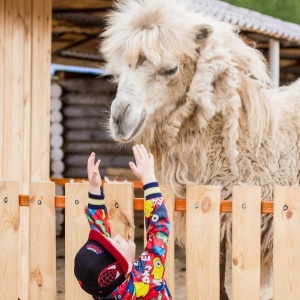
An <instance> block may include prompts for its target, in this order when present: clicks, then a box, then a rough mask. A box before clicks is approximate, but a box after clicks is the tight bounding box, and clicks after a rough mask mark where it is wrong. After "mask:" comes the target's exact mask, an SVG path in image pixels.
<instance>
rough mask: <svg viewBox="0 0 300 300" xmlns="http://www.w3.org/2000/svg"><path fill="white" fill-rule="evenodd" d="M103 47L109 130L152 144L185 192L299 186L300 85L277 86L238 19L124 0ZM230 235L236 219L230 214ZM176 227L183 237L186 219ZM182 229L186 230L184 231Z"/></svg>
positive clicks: (167, 180)
mask: <svg viewBox="0 0 300 300" xmlns="http://www.w3.org/2000/svg"><path fill="white" fill-rule="evenodd" d="M103 38H104V40H103V43H102V48H101V51H102V53H103V55H104V57H105V58H106V60H107V62H108V64H107V68H108V70H109V71H110V72H111V74H113V75H114V78H115V80H116V81H117V82H118V92H117V96H116V98H115V100H114V102H113V103H112V107H111V117H110V128H111V133H112V136H113V138H114V139H115V140H117V141H119V142H126V143H127V142H131V141H134V142H137V143H143V144H144V145H145V146H146V147H147V148H148V149H150V151H151V152H152V153H153V154H154V155H155V158H156V164H157V170H156V171H157V175H158V178H159V181H160V182H161V183H163V184H167V185H170V186H171V187H172V188H173V190H174V191H175V193H176V195H177V196H178V197H185V186H186V185H188V184H194V183H197V184H201V185H220V186H222V197H223V199H229V198H231V196H232V187H233V186H234V185H239V184H246V185H258V186H261V187H262V198H263V199H270V200H271V199H272V192H273V186H275V185H299V177H300V174H299V173H300V81H298V82H296V83H294V84H292V85H290V86H288V87H284V88H280V89H277V90H272V89H271V88H270V78H269V75H268V70H267V67H266V63H265V61H264V58H263V56H262V54H261V53H260V52H259V51H257V50H256V49H254V48H253V47H251V46H249V45H247V44H246V43H245V42H244V41H243V40H242V38H241V37H239V35H238V32H237V30H236V29H235V28H233V27H232V26H231V25H229V24H227V23H223V22H218V21H213V20H210V19H208V18H205V17H203V16H201V15H198V14H194V13H192V12H188V10H186V9H185V8H184V7H183V6H181V5H180V4H179V3H176V2H175V1H172V0H168V1H166V0H164V1H162V0H123V1H120V3H118V4H117V5H116V7H115V10H114V11H113V12H112V13H111V14H110V15H109V17H108V24H107V29H106V31H105V32H104V34H103ZM222 220H223V221H222V230H223V232H225V229H227V230H226V234H228V240H229V241H230V234H229V233H230V226H231V220H230V219H229V218H228V217H227V215H226V216H223V218H222ZM271 224H272V218H271V216H264V217H263V220H262V256H263V263H264V266H265V267H267V268H266V269H268V267H269V266H270V264H271V262H272V251H271V249H272V226H271ZM176 226H179V227H178V228H177V229H175V232H176V234H177V238H178V239H179V241H181V242H184V235H185V230H183V229H182V228H184V226H185V225H184V219H182V218H181V221H180V218H177V221H176ZM179 228H180V230H179Z"/></svg>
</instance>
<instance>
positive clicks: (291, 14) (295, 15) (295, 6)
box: [223, 0, 300, 24]
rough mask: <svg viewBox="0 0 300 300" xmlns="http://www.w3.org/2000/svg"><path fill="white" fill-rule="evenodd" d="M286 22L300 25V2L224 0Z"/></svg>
mask: <svg viewBox="0 0 300 300" xmlns="http://www.w3.org/2000/svg"><path fill="white" fill-rule="evenodd" d="M223 1H224V2H227V3H229V4H232V5H235V6H240V7H244V8H248V9H251V10H255V11H258V12H260V13H263V14H265V15H269V16H272V17H275V18H279V19H282V20H284V21H288V22H292V23H297V24H300V1H299V0H223Z"/></svg>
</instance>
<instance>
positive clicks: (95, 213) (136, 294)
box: [86, 182, 172, 300]
mask: <svg viewBox="0 0 300 300" xmlns="http://www.w3.org/2000/svg"><path fill="white" fill-rule="evenodd" d="M143 188H144V197H145V203H144V213H145V225H146V231H147V244H146V247H145V249H144V252H143V253H142V254H141V255H140V257H139V258H138V260H136V261H135V262H134V263H133V268H132V271H131V272H130V273H129V276H128V277H127V279H126V280H125V281H124V282H123V283H122V284H121V285H120V286H119V287H118V288H117V289H116V290H114V291H113V292H112V293H111V297H106V298H105V299H122V300H129V299H130V300H131V299H148V300H169V299H172V297H171V295H170V292H169V290H168V287H167V284H166V281H165V280H164V278H163V276H164V272H165V263H166V256H167V251H168V238H169V233H170V222H169V218H168V214H167V210H166V206H165V202H164V199H163V198H162V194H161V192H160V189H159V186H158V183H157V182H152V183H149V184H146V185H144V187H143ZM97 199H99V196H98V197H93V195H92V194H89V204H88V207H87V208H86V216H87V219H88V221H89V224H90V228H91V229H95V230H98V231H100V232H102V233H103V234H105V235H106V236H110V235H111V231H110V225H109V217H108V213H107V208H106V206H105V204H104V203H103V202H104V201H103V200H102V201H101V200H100V201H99V200H97ZM98 204H100V205H98ZM95 299H97V298H95ZM99 299H100V298H99Z"/></svg>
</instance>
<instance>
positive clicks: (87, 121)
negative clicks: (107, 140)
mask: <svg viewBox="0 0 300 300" xmlns="http://www.w3.org/2000/svg"><path fill="white" fill-rule="evenodd" d="M99 115H100V113H99ZM99 115H98V116H97V117H92V116H91V117H75V118H73V117H69V118H66V119H65V120H64V128H65V129H66V130H68V129H71V130H72V129H73V130H74V129H79V130H81V129H83V130H87V129H95V130H97V131H99V130H100V128H101V123H102V125H103V119H102V120H101V117H99ZM105 122H107V120H105Z"/></svg>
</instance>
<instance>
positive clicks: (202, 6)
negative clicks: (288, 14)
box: [189, 0, 300, 44]
mask: <svg viewBox="0 0 300 300" xmlns="http://www.w3.org/2000/svg"><path fill="white" fill-rule="evenodd" d="M189 6H190V8H191V9H192V10H193V11H195V12H199V13H201V14H204V15H207V16H210V17H213V18H215V19H217V20H219V21H226V22H229V23H231V24H235V25H238V26H239V27H240V28H241V29H244V30H251V31H253V32H257V33H261V34H265V35H267V36H269V37H273V38H276V39H283V40H287V41H291V42H295V43H299V44H300V25H298V24H295V23H290V22H286V21H282V20H280V19H277V18H274V17H271V16H268V15H264V14H262V13H259V12H256V11H253V10H249V9H246V8H242V7H237V6H234V5H231V4H229V3H226V2H224V1H218V0H191V2H190V5H189Z"/></svg>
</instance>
